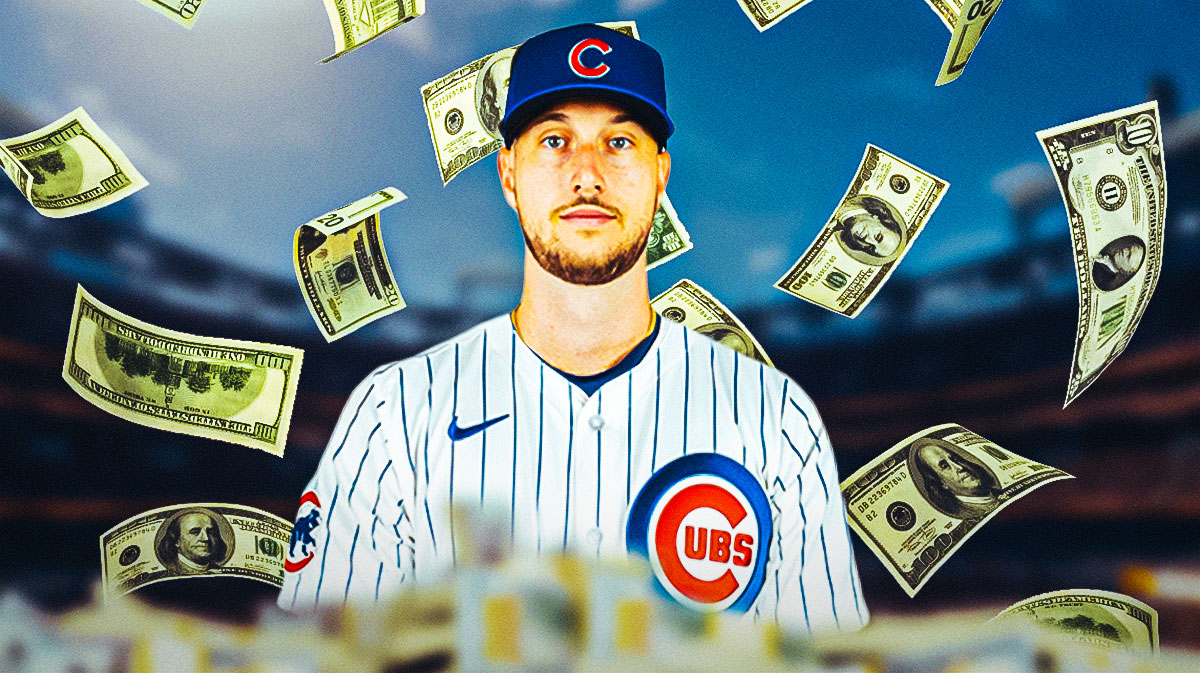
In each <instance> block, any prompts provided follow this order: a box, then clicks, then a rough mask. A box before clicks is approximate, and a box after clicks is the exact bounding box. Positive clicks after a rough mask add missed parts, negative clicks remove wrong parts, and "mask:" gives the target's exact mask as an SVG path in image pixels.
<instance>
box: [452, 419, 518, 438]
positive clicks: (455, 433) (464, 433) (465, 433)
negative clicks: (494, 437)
mask: <svg viewBox="0 0 1200 673" xmlns="http://www.w3.org/2000/svg"><path fill="white" fill-rule="evenodd" d="M506 418H508V414H504V415H503V416H499V417H497V418H493V419H491V420H487V421H484V422H482V423H480V424H479V425H472V426H471V427H469V428H460V427H458V416H455V417H454V418H453V420H451V421H450V427H449V428H448V429H447V430H446V433H447V434H448V435H450V439H451V441H455V442H457V441H461V440H464V439H466V438H467V437H470V436H471V435H474V434H477V433H480V432H483V431H484V430H487V429H488V427H489V426H492V425H495V424H497V423H499V422H500V421H502V420H504V419H506Z"/></svg>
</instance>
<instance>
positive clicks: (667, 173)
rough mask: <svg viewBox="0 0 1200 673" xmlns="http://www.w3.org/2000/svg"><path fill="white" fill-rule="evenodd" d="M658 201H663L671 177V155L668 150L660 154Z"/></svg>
mask: <svg viewBox="0 0 1200 673" xmlns="http://www.w3.org/2000/svg"><path fill="white" fill-rule="evenodd" d="M656 158H657V160H658V200H659V201H662V197H663V194H665V193H666V191H667V178H669V177H671V153H670V152H668V151H667V150H666V149H663V151H661V152H659V153H658V156H657V157H656Z"/></svg>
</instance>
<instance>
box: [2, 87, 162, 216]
mask: <svg viewBox="0 0 1200 673" xmlns="http://www.w3.org/2000/svg"><path fill="white" fill-rule="evenodd" d="M0 145H2V146H3V147H4V152H3V153H2V155H3V156H2V158H0V167H3V168H4V172H5V173H6V174H7V175H8V177H9V178H10V179H12V181H13V182H14V183H16V185H17V188H18V189H20V190H21V194H22V195H24V196H25V198H26V199H28V200H29V202H30V203H32V204H33V207H34V208H36V209H37V211H38V212H39V213H41V214H42V215H45V216H46V217H70V216H71V215H80V214H82V213H87V212H91V211H93V210H96V209H97V208H103V207H104V206H107V205H109V204H111V203H115V202H117V201H120V200H121V199H123V198H125V197H126V196H129V195H130V194H133V193H134V192H136V191H138V190H139V189H141V188H142V187H145V186H146V184H147V183H146V180H145V178H143V177H142V175H141V173H138V172H137V169H136V168H134V167H133V164H131V163H130V162H129V158H128V157H126V156H125V153H124V152H122V151H121V148H119V147H117V144H116V143H114V142H113V141H112V139H111V138H109V137H108V135H107V134H105V133H104V131H102V130H100V127H99V126H97V125H96V122H94V121H92V118H91V117H90V116H88V113H87V112H85V111H84V109H83V108H75V110H73V111H72V112H71V113H70V114H68V115H66V116H65V117H63V118H62V119H59V120H58V121H55V122H54V123H52V124H48V125H46V126H43V127H42V128H40V129H38V130H36V131H33V132H32V133H26V134H25V135H23V136H17V137H15V138H8V139H7V140H0Z"/></svg>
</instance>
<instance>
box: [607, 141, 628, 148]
mask: <svg viewBox="0 0 1200 673" xmlns="http://www.w3.org/2000/svg"><path fill="white" fill-rule="evenodd" d="M608 145H609V147H612V148H613V149H614V150H623V149H625V148H627V147H629V146H630V141H629V138H613V139H612V140H610V141H608Z"/></svg>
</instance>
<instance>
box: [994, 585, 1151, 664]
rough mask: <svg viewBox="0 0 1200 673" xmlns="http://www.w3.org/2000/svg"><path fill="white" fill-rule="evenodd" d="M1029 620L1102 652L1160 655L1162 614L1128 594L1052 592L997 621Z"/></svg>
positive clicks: (1025, 602) (1008, 610) (1014, 608)
mask: <svg viewBox="0 0 1200 673" xmlns="http://www.w3.org/2000/svg"><path fill="white" fill-rule="evenodd" d="M1012 618H1023V619H1028V620H1030V621H1033V622H1035V623H1037V625H1038V626H1042V627H1046V628H1049V629H1052V630H1053V631H1056V632H1057V633H1058V634H1060V635H1062V636H1064V637H1065V638H1067V639H1068V640H1072V641H1076V642H1079V643H1081V644H1085V645H1088V646H1091V647H1098V648H1101V649H1109V650H1112V649H1128V650H1135V651H1142V652H1144V653H1146V654H1150V653H1154V652H1157V651H1158V612H1156V611H1155V610H1154V608H1152V607H1150V606H1149V605H1146V604H1145V603H1143V602H1141V601H1139V600H1136V599H1134V598H1130V597H1129V596H1126V595H1124V594H1118V593H1114V592H1111V591H1097V590H1095V589H1068V590H1066V591H1051V592H1050V593H1045V594H1039V595H1037V596H1033V597H1032V598H1026V599H1025V600H1023V601H1020V602H1019V603H1016V604H1014V605H1012V606H1009V607H1008V608H1006V609H1005V610H1004V612H1001V613H1000V614H999V615H996V618H995V620H994V621H996V622H1000V621H1004V620H1007V619H1012Z"/></svg>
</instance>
